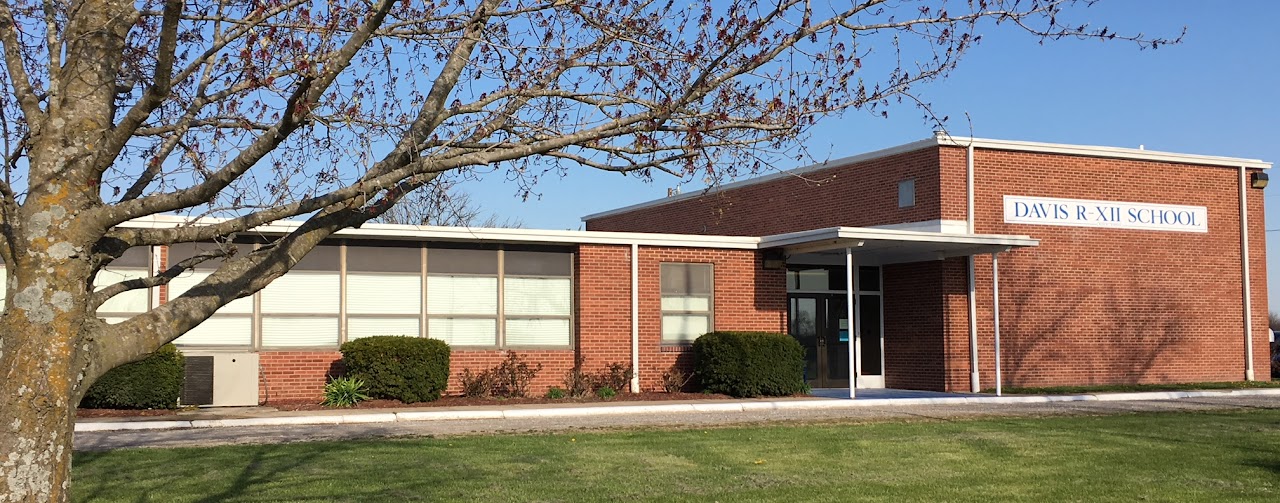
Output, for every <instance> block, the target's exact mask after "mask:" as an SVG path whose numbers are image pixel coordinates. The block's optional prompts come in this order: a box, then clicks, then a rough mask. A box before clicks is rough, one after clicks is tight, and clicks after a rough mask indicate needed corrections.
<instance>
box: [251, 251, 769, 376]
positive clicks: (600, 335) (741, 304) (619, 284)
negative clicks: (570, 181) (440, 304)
mask: <svg viewBox="0 0 1280 503" xmlns="http://www.w3.org/2000/svg"><path fill="white" fill-rule="evenodd" d="M630 254H631V248H630V247H629V246H606V245H583V246H581V247H580V248H579V252H578V263H577V268H576V271H575V276H576V278H577V282H578V285H577V292H576V295H577V304H578V309H577V316H576V323H577V336H576V342H577V350H539V351H517V353H519V354H520V355H521V356H522V357H524V358H525V359H527V361H529V362H530V363H541V364H542V365H543V368H542V371H541V372H540V373H539V374H538V376H537V377H536V378H535V379H534V381H533V383H532V385H531V389H530V392H531V393H532V394H542V393H545V392H546V390H547V389H548V388H550V387H552V386H563V381H564V377H565V375H566V374H567V373H568V372H569V370H571V369H572V368H573V367H574V363H575V359H577V360H579V361H580V362H581V364H582V368H583V369H584V370H585V371H587V372H591V373H595V372H599V371H600V370H602V369H603V368H604V367H605V366H606V365H608V364H610V363H615V362H619V363H623V364H627V365H630V363H631V262H630V260H631V258H630ZM662 262H701V263H706V262H710V263H713V264H715V272H714V279H715V290H714V309H715V311H714V313H715V314H714V324H715V325H714V328H715V329H717V330H769V331H785V327H786V297H787V296H786V285H785V281H786V276H785V272H784V271H783V270H781V269H773V270H766V269H763V268H762V267H761V262H760V258H759V256H758V254H757V253H756V252H754V251H749V250H710V249H701V248H653V247H641V248H640V264H639V266H640V267H639V270H640V313H641V318H640V369H639V370H640V377H641V389H644V390H650V391H651V390H661V389H662V374H663V373H665V372H667V371H669V370H671V369H672V368H679V369H681V370H683V371H685V372H689V371H691V370H692V360H691V357H692V354H691V353H689V352H688V351H686V350H684V349H685V348H670V347H665V348H664V347H663V346H662V342H661V340H662V332H661V323H662V318H661V295H660V290H659V286H660V285H659V275H658V268H659V264H660V263H662ZM506 355H507V351H502V350H487V351H474V350H457V349H455V350H454V351H453V354H452V358H451V360H450V375H449V387H448V390H447V391H446V393H448V394H456V393H459V392H460V391H461V382H460V379H459V377H458V374H459V373H461V372H462V370H463V369H471V370H473V371H479V370H483V369H488V368H492V367H493V366H495V365H497V364H498V362H500V361H501V360H502V359H503V358H505V357H506ZM341 358H342V354H341V353H338V352H329V351H323V352H273V351H267V352H263V353H261V360H260V362H261V363H260V364H261V365H262V378H261V382H260V389H259V396H260V399H262V400H264V401H267V400H270V401H287V400H317V401H318V400H320V399H321V397H322V395H323V390H324V382H325V376H326V375H328V374H330V373H331V372H336V371H337V370H338V369H340V367H341V364H340V362H339V361H338V360H340V359H341ZM619 391H622V390H619Z"/></svg>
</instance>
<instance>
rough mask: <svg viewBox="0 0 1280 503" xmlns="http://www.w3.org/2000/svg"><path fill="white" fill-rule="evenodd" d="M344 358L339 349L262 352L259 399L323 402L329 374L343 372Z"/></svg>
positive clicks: (262, 400) (259, 364) (259, 362)
mask: <svg viewBox="0 0 1280 503" xmlns="http://www.w3.org/2000/svg"><path fill="white" fill-rule="evenodd" d="M341 360H342V353H339V352H337V351H263V352H261V353H258V367H259V371H258V402H260V403H266V404H270V403H275V402H289V401H299V400H306V401H315V402H319V401H320V400H321V399H322V398H324V384H325V382H327V376H330V375H335V376H336V375H342V361H341Z"/></svg>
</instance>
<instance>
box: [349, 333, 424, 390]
mask: <svg viewBox="0 0 1280 503" xmlns="http://www.w3.org/2000/svg"><path fill="white" fill-rule="evenodd" d="M342 365H343V367H345V368H346V375H347V376H348V377H354V378H356V379H360V380H362V381H364V383H365V386H366V387H367V389H368V394H369V396H371V397H373V398H390V399H394V400H400V401H401V402H404V403H416V402H430V401H433V400H436V399H439V398H440V394H441V393H443V392H444V389H445V386H447V385H448V383H449V345H448V344H445V343H444V341H441V340H439V339H423V338H418V337H401V336H396V335H380V336H377V337H365V338H363V339H356V340H354V341H351V342H348V343H346V344H343V345H342Z"/></svg>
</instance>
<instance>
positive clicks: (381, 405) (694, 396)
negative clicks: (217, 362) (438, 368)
mask: <svg viewBox="0 0 1280 503" xmlns="http://www.w3.org/2000/svg"><path fill="white" fill-rule="evenodd" d="M729 398H733V397H730V396H729V395H719V394H712V393H665V392H645V393H618V395H617V396H615V397H613V398H611V399H609V400H604V399H601V398H599V397H596V396H594V395H593V396H590V397H583V398H559V399H552V398H546V397H527V398H477V397H465V396H445V397H440V399H439V400H436V401H434V402H420V403H410V404H406V403H404V402H401V401H399V400H366V401H364V402H360V403H359V404H357V405H356V406H355V407H351V408H352V409H390V408H401V407H463V406H473V405H522V404H538V403H563V404H576V403H599V402H642V401H649V402H656V401H664V400H723V399H729ZM263 406H264V407H273V408H275V409H278V410H331V409H332V408H331V407H325V406H323V405H320V404H319V403H316V402H314V401H300V400H278V401H272V402H270V403H267V404H263ZM193 409H194V408H193ZM177 412H179V411H177V410H165V409H145V410H117V409H77V410H76V417H81V418H90V417H143V416H170V415H173V414H176V413H177Z"/></svg>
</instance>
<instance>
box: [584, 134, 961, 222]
mask: <svg viewBox="0 0 1280 503" xmlns="http://www.w3.org/2000/svg"><path fill="white" fill-rule="evenodd" d="M937 145H938V142H937V140H935V139H934V138H928V139H924V140H920V141H914V142H911V143H906V144H902V145H898V146H896V147H889V148H886V149H881V150H876V151H873V152H867V153H865V154H858V155H854V156H849V157H841V158H839V159H832V160H830V161H826V162H822V163H818V164H811V165H808V166H804V167H800V168H795V169H789V170H786V171H778V172H775V173H769V174H767V175H762V176H757V177H753V178H748V179H746V180H738V181H736V182H729V183H726V184H723V185H716V186H714V187H710V188H709V189H708V190H696V191H693V192H685V193H683V194H679V195H675V196H669V197H664V198H662V199H654V200H652V201H645V202H642V203H637V204H633V205H630V206H623V207H621V208H615V209H612V210H608V211H601V212H599V213H592V214H590V215H587V216H584V217H582V221H583V222H586V221H587V220H591V219H594V218H600V217H607V216H610V215H616V214H620V213H627V212H630V211H634V210H638V209H641V208H649V207H652V206H660V205H663V204H667V203H673V202H676V201H683V200H685V199H692V198H695V197H701V196H702V195H703V194H705V193H707V192H719V191H722V190H730V189H736V188H739V187H746V186H748V185H755V184H758V183H765V182H771V181H773V180H778V179H781V178H792V177H796V176H801V175H804V174H806V173H811V172H814V171H819V170H823V169H830V168H838V167H841V166H844V165H847V164H856V163H859V162H864V161H870V160H873V159H879V158H881V157H888V156H891V155H896V154H902V153H906V152H914V151H916V150H920V149H923V148H929V147H935V146H937Z"/></svg>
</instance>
